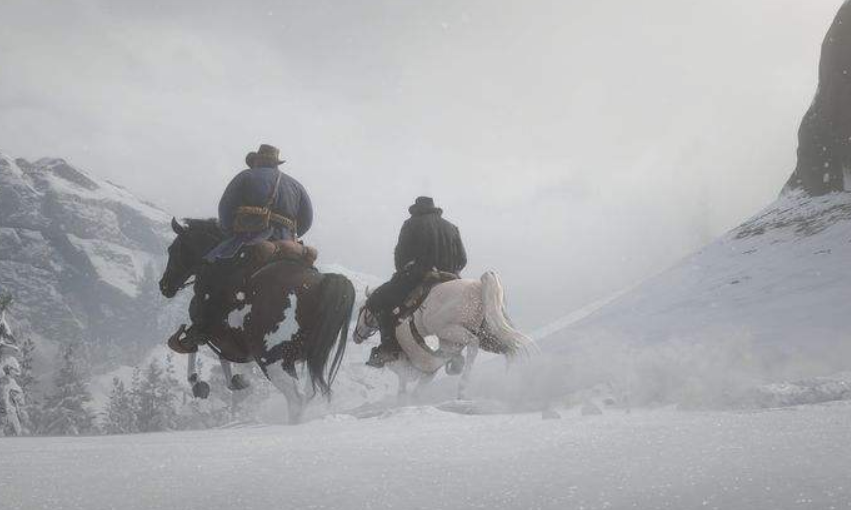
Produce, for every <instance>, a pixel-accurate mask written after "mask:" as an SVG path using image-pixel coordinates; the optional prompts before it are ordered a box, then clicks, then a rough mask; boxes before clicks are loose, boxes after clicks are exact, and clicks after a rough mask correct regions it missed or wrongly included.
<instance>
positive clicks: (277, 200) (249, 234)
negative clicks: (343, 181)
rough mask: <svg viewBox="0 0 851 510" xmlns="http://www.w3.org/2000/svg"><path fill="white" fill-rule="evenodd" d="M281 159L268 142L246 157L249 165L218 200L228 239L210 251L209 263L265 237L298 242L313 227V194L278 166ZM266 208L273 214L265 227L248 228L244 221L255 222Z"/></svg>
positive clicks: (272, 239) (220, 221) (237, 251)
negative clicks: (311, 195) (308, 192)
mask: <svg viewBox="0 0 851 510" xmlns="http://www.w3.org/2000/svg"><path fill="white" fill-rule="evenodd" d="M279 158H280V151H279V150H278V149H277V148H275V147H273V146H271V145H266V144H264V145H261V146H260V148H259V149H258V150H257V152H256V153H255V152H252V153H250V154H249V155H248V156H246V158H245V160H246V163H248V164H249V168H248V169H247V170H243V171H242V172H240V173H239V174H237V176H236V177H234V178H233V180H231V182H230V184H228V186H227V188H225V192H224V194H223V195H222V199H221V200H220V201H219V224H220V225H221V227H222V230H224V231H225V232H226V233H227V234H228V238H227V239H226V240H225V241H224V242H222V243H221V244H220V245H219V246H217V247H216V248H214V249H213V250H212V251H211V252H210V253H208V254H207V256H206V259H207V261H208V262H215V261H217V260H220V259H230V258H233V257H234V256H235V255H236V254H237V253H239V252H240V250H242V248H243V247H245V246H252V245H255V244H257V243H259V242H262V241H266V240H269V241H296V240H298V238H300V237H302V236H303V235H304V234H306V233H307V231H308V230H310V227H311V225H313V205H312V203H311V201H310V196H309V195H308V194H307V191H306V190H305V189H304V186H302V185H301V183H300V182H298V181H297V180H295V179H294V178H293V177H291V176H289V175H287V174H285V173H283V172H281V171H280V170H279V169H278V166H279V165H281V164H283V163H285V161H283V160H281V159H279ZM276 186H277V189H276ZM263 208H266V209H268V210H269V212H270V213H271V216H270V218H269V221H267V222H266V223H265V224H262V225H261V226H262V227H265V228H246V225H245V224H243V223H252V222H253V221H254V220H255V219H257V218H256V216H259V215H260V214H263V213H262V212H261V211H260V210H259V209H263ZM252 212H253V213H254V214H255V218H252V217H251V214H252ZM243 218H246V219H247V220H248V221H244V220H243Z"/></svg>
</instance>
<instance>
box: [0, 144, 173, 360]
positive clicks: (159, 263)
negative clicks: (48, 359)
mask: <svg viewBox="0 0 851 510" xmlns="http://www.w3.org/2000/svg"><path fill="white" fill-rule="evenodd" d="M170 218H171V217H170V216H169V215H168V214H166V213H165V212H163V211H162V210H160V209H158V208H156V207H155V206H153V205H151V204H148V203H146V202H144V201H142V200H140V199H138V198H136V197H135V196H133V195H132V194H131V193H130V192H128V191H127V190H125V189H124V188H121V187H120V186H117V185H115V184H112V183H109V182H107V181H103V180H100V179H98V178H96V177H94V176H92V175H91V174H89V173H87V172H85V171H83V170H81V169H79V168H76V167H74V166H72V165H70V164H68V163H67V162H65V161H64V160H61V159H49V158H45V159H40V160H38V161H36V162H29V161H26V160H24V159H20V158H18V159H13V158H11V157H9V156H7V155H4V154H0V289H2V290H3V291H4V292H11V293H12V294H13V295H14V296H15V298H16V305H15V309H14V311H13V317H14V319H15V320H16V321H17V322H19V324H20V327H19V329H21V330H22V331H26V332H28V333H29V334H32V335H34V336H36V337H37V338H40V339H44V340H49V341H52V342H65V341H69V340H87V341H92V342H98V344H99V345H101V346H103V345H111V346H114V347H116V349H117V350H127V348H130V347H137V346H138V347H145V346H150V345H151V344H153V343H156V342H161V341H162V340H163V338H162V337H163V335H165V334H167V332H168V331H169V330H171V329H172V327H173V326H174V324H175V322H176V319H175V314H176V313H177V310H179V308H180V306H175V305H176V304H170V303H167V302H166V301H165V300H164V299H163V298H162V297H161V296H160V295H159V292H158V290H157V286H156V282H157V280H158V279H159V276H160V273H161V272H162V269H163V267H164V265H165V255H166V247H167V246H168V244H169V243H170V242H171V238H172V233H171V230H170V228H169V220H170ZM184 305H185V303H184Z"/></svg>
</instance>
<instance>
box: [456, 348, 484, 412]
mask: <svg viewBox="0 0 851 510" xmlns="http://www.w3.org/2000/svg"><path fill="white" fill-rule="evenodd" d="M478 355H479V341H478V339H476V340H475V341H473V342H471V343H470V344H469V345H467V359H466V360H465V361H464V370H463V371H462V372H461V380H460V381H459V382H458V400H467V395H468V393H467V392H468V387H469V386H470V373H471V372H472V371H473V363H475V362H476V356H478Z"/></svg>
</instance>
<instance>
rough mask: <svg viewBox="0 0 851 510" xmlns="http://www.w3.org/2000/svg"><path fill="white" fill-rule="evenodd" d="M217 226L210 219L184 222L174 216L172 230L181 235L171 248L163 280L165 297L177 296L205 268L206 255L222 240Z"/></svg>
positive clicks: (161, 290) (169, 248) (162, 287)
mask: <svg viewBox="0 0 851 510" xmlns="http://www.w3.org/2000/svg"><path fill="white" fill-rule="evenodd" d="M213 226H214V225H212V222H211V221H207V220H190V221H189V224H188V225H182V224H180V222H178V221H177V220H176V219H174V218H172V220H171V229H172V230H174V233H175V234H177V237H176V238H175V239H174V242H172V243H171V246H169V247H168V264H167V265H166V268H165V272H164V273H163V276H162V278H161V279H160V292H162V294H163V296H165V297H167V298H173V297H174V296H175V295H176V294H177V292H178V291H179V290H180V289H182V288H183V287H184V286H185V284H186V281H187V280H189V278H190V277H191V276H192V275H194V274H195V273H196V272H197V271H198V269H199V268H200V267H201V264H202V263H203V261H204V255H205V254H206V253H207V252H208V251H210V250H211V249H212V248H213V247H214V246H215V245H216V244H217V243H218V242H219V240H220V239H221V235H220V232H215V233H214V232H213V228H212V227H213ZM216 230H218V229H217V227H216Z"/></svg>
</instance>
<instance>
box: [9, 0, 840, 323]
mask: <svg viewBox="0 0 851 510" xmlns="http://www.w3.org/2000/svg"><path fill="white" fill-rule="evenodd" d="M839 4H840V2H839V0H750V1H748V2H741V1H739V0H736V1H734V0H717V1H714V2H683V1H682V0H647V1H642V2H626V1H621V2H611V1H604V2H584V1H582V2H580V1H573V0H569V1H565V0H558V1H556V0H553V1H524V2H519V1H515V2H511V1H501V0H500V1H495V0H466V1H458V0H456V1H447V0H438V1H428V2H414V1H398V0H393V1H390V0H387V1H363V0H357V1H353V0H349V1H346V2H331V1H328V0H311V1H287V2H253V3H252V4H250V5H249V4H247V3H243V2H228V1H223V0H218V1H205V2H199V1H185V2H167V1H149V2H107V1H103V2H97V1H89V0H80V1H65V2H43V1H16V0H12V1H10V0H4V2H3V3H2V5H0V19H2V20H3V29H2V30H1V31H0V150H3V151H4V152H6V153H9V154H12V155H15V156H22V157H27V158H38V157H42V156H57V157H63V158H66V159H68V160H69V161H71V162H72V163H73V164H75V165H77V166H80V167H82V168H85V169H87V170H89V171H91V172H93V173H95V174H97V175H100V176H103V177H106V178H108V179H110V180H112V181H114V182H116V183H119V184H121V185H123V186H125V187H127V188H129V189H131V190H132V191H134V192H135V193H137V194H138V195H140V196H142V197H144V198H145V199H147V200H150V201H152V202H155V203H157V204H159V205H160V206H161V207H162V208H164V209H166V210H168V211H170V212H173V213H174V214H175V215H178V216H196V217H197V216H211V215H213V214H214V213H215V206H216V204H217V201H218V198H219V195H220V193H221V191H222V190H223V188H224V186H225V185H226V184H227V182H228V180H229V179H230V178H231V177H232V176H233V175H234V173H235V172H236V171H238V170H240V169H242V168H243V166H242V165H243V158H244V155H245V153H246V152H248V151H249V150H251V149H254V148H256V146H257V145H258V144H259V143H261V142H264V143H272V144H275V145H277V146H279V147H280V148H281V149H282V151H283V153H284V155H285V158H286V159H287V160H288V161H289V162H288V164H287V165H286V166H285V167H284V169H285V170H286V171H288V172H289V173H291V174H292V175H294V176H295V177H296V178H297V179H299V180H300V181H302V182H303V183H304V184H305V186H306V187H307V188H308V190H309V191H310V193H311V195H312V198H313V200H314V203H315V207H316V212H317V222H316V224H315V226H314V228H313V230H312V231H311V232H310V234H309V236H308V241H309V242H310V243H313V244H315V245H317V246H318V247H319V249H320V250H321V257H322V259H323V260H324V261H325V262H339V263H341V264H344V265H346V266H348V267H351V268H353V269H356V270H359V271H364V272H369V273H374V274H378V275H387V274H389V273H390V272H391V270H392V267H391V266H392V250H393V246H394V243H395V240H396V236H397V233H398V229H399V226H400V225H401V222H402V221H403V220H404V219H405V218H406V217H407V211H406V209H407V206H408V205H409V204H410V203H411V202H412V200H413V199H414V198H415V197H416V196H417V195H420V194H430V195H433V196H434V197H435V199H436V201H437V203H438V205H440V206H442V207H444V209H445V211H446V213H445V215H446V217H448V218H449V219H451V220H452V221H454V222H455V223H457V224H458V225H459V226H460V227H461V231H462V234H463V236H464V238H465V241H466V243H467V245H468V252H469V254H470V258H471V266H470V267H469V269H468V271H467V274H469V275H475V274H478V273H479V272H481V271H482V270H483V269H485V268H496V269H497V270H499V271H500V273H501V274H502V275H503V278H504V280H505V282H506V285H507V287H508V290H509V298H510V299H511V307H512V313H513V314H514V315H515V317H516V318H517V319H518V322H519V323H520V324H521V325H523V326H526V327H535V326H538V325H540V324H542V323H545V322H547V321H549V320H552V319H554V318H556V317H559V316H561V315H563V314H565V313H567V312H568V311H570V310H571V309H572V308H574V307H576V306H579V305H581V304H583V303H585V302H588V301H591V300H594V299H598V298H600V297H601V296H604V295H606V294H608V293H610V292H612V291H615V290H617V289H620V288H622V287H624V286H627V285H630V284H632V283H634V282H635V281H637V280H640V279H642V278H644V277H646V276H647V275H650V274H653V273H655V272H658V271H660V270H662V269H664V268H665V267H667V266H669V265H670V264H672V263H673V262H675V261H676V260H677V259H679V258H680V257H682V256H684V255H685V254H687V253H688V252H690V251H692V250H694V249H697V248H699V247H700V246H702V245H703V244H705V243H706V242H708V241H710V240H712V239H713V238H714V237H715V236H717V235H719V234H721V233H723V232H724V231H726V230H727V229H729V228H731V227H733V226H735V225H736V224H738V223H739V222H740V221H741V220H743V219H744V218H746V217H748V216H749V215H751V214H753V213H756V212H757V211H758V210H759V209H760V208H761V207H763V206H764V205H766V204H768V203H769V202H770V201H771V200H773V199H774V197H775V196H776V195H777V193H778V192H779V190H780V187H781V186H782V185H783V183H784V181H785V179H786V178H787V177H788V175H789V173H790V172H791V171H792V169H793V168H794V163H795V148H796V131H797V127H798V123H799V121H800V118H801V116H802V115H803V113H804V111H805V109H806V107H807V106H808V104H809V101H810V99H811V97H812V95H813V93H814V91H815V87H816V78H817V76H816V71H817V64H818V55H819V48H820V43H821V39H822V37H823V36H824V33H825V31H826V30H827V27H828V26H829V24H830V22H831V20H832V18H833V16H834V14H835V12H836V9H837V8H838V6H839Z"/></svg>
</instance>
